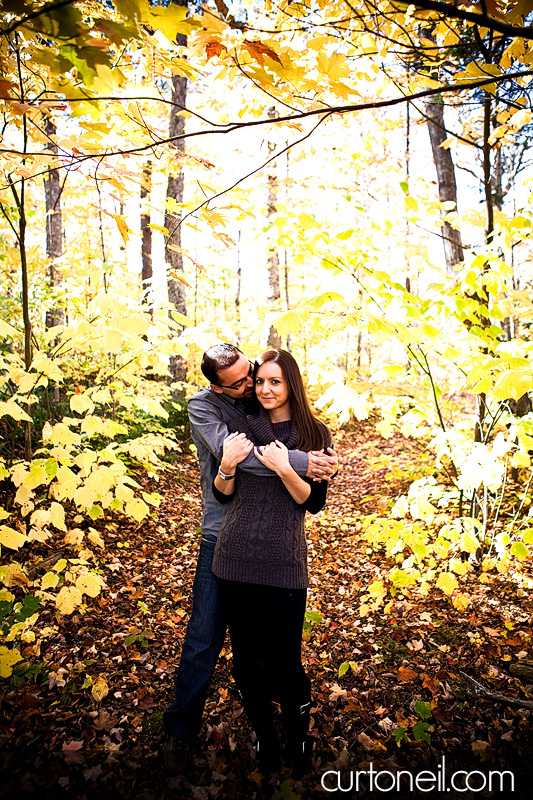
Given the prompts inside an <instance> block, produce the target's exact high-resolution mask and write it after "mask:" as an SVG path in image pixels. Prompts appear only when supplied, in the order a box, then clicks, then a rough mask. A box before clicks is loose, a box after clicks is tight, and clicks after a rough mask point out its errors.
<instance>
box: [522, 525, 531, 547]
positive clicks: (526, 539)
mask: <svg viewBox="0 0 533 800" xmlns="http://www.w3.org/2000/svg"><path fill="white" fill-rule="evenodd" d="M522 541H523V542H524V544H533V528H528V529H527V531H524V533H523V534H522Z"/></svg>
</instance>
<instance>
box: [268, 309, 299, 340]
mask: <svg viewBox="0 0 533 800" xmlns="http://www.w3.org/2000/svg"><path fill="white" fill-rule="evenodd" d="M304 322H305V319H304V317H303V316H302V314H300V313H298V311H285V312H284V313H283V314H280V315H279V316H278V317H275V319H274V320H273V321H272V325H273V326H274V328H275V329H276V330H277V332H278V333H279V334H281V335H283V336H285V335H286V334H289V333H299V332H300V331H301V329H302V325H303V324H304Z"/></svg>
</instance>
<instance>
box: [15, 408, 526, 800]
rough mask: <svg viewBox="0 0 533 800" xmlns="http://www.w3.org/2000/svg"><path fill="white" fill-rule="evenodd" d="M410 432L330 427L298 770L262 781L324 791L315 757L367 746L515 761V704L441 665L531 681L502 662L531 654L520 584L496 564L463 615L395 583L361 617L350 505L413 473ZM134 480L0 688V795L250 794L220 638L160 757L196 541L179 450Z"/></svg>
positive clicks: (403, 761) (353, 757)
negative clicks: (211, 668) (68, 599)
mask: <svg viewBox="0 0 533 800" xmlns="http://www.w3.org/2000/svg"><path fill="white" fill-rule="evenodd" d="M417 448H418V446H417V444H416V443H414V442H412V441H409V440H406V439H403V438H402V437H399V436H396V437H393V438H391V439H389V440H385V439H383V438H382V437H380V436H379V434H377V433H376V431H375V429H374V428H373V426H372V425H371V424H370V423H368V422H362V423H357V425H356V426H355V428H354V429H353V430H351V431H349V432H347V433H343V434H342V435H339V437H338V450H339V454H340V461H341V470H340V472H339V475H338V477H337V478H336V479H335V480H334V481H333V482H332V485H331V488H330V491H329V496H328V503H327V506H326V510H325V511H324V512H322V513H321V514H320V515H318V516H317V517H309V518H308V521H307V523H306V524H307V525H308V542H309V561H310V573H311V576H312V577H311V581H312V586H311V590H310V592H309V603H308V610H309V612H311V619H310V621H309V623H308V625H306V631H305V639H306V641H305V644H304V657H305V662H306V665H307V669H308V673H309V675H310V678H311V680H312V683H313V691H314V698H315V705H316V710H315V711H314V713H313V727H312V736H313V739H314V741H315V757H314V758H315V762H314V768H313V772H312V774H311V775H309V776H306V777H305V778H304V779H303V781H300V782H292V781H289V776H288V775H283V776H282V778H281V784H280V786H278V788H276V787H275V785H272V786H270V787H268V792H269V793H267V795H266V796H268V797H275V798H281V797H285V798H292V800H297V798H300V797H301V798H314V797H326V796H328V797H331V796H333V794H326V792H325V790H324V789H323V788H322V787H321V785H320V780H321V777H322V775H323V774H324V772H326V771H327V770H331V769H333V770H342V771H345V770H355V769H367V768H368V765H369V763H370V762H373V763H374V765H375V768H376V769H377V768H378V765H379V766H380V768H382V769H389V770H394V769H398V768H400V767H402V768H407V767H409V766H412V767H413V769H414V768H415V767H416V769H424V768H425V769H432V770H436V769H437V767H438V765H439V764H440V763H441V757H442V755H446V758H447V759H449V760H450V762H453V763H455V764H458V765H459V766H457V767H456V768H457V769H466V770H484V771H488V769H490V768H493V767H494V765H495V764H498V765H499V766H498V768H500V769H501V768H503V765H507V766H508V768H509V769H515V770H516V771H517V774H518V771H520V770H522V771H523V770H524V769H527V767H523V766H522V767H520V766H519V765H520V759H522V764H526V765H527V762H528V758H529V756H528V754H529V753H530V752H531V738H532V737H531V731H530V724H529V713H530V712H529V711H528V710H524V709H520V708H513V707H510V706H505V705H501V704H499V703H494V702H492V701H487V700H483V699H476V698H475V697H474V695H473V694H472V691H471V690H470V688H469V687H468V685H467V684H466V683H465V682H464V681H463V680H462V679H461V676H460V674H459V670H461V669H464V670H465V671H466V672H468V673H469V674H470V675H473V676H475V677H476V678H477V679H478V680H479V681H481V682H482V683H483V685H485V686H488V687H489V688H490V689H491V690H493V691H499V692H501V693H503V694H506V695H512V696H514V697H519V698H521V699H527V698H528V697H531V694H532V693H531V688H532V687H531V686H529V687H528V686H527V685H525V684H523V683H521V682H520V680H519V679H518V678H513V677H511V676H510V675H509V673H508V672H507V667H508V665H509V663H511V662H514V661H516V660H517V655H518V654H520V657H522V658H523V657H524V654H525V655H527V656H528V657H531V639H530V636H531V627H530V623H531V620H532V614H533V609H532V603H531V598H530V597H529V596H527V597H522V598H521V599H520V600H519V603H518V604H515V605H513V604H512V602H513V601H514V602H515V603H516V593H517V587H516V585H514V584H512V583H511V582H510V580H509V579H507V580H504V579H503V578H502V579H499V580H495V581H494V582H493V583H491V584H490V585H489V584H477V585H476V586H474V585H472V587H471V591H472V595H473V596H475V602H474V603H473V605H472V606H471V607H470V609H469V611H468V615H467V616H462V615H461V614H460V613H459V612H458V611H456V610H455V609H454V608H453V607H452V605H451V603H450V601H449V599H448V598H446V597H445V596H444V595H442V594H441V593H439V595H438V596H437V593H434V594H433V595H429V596H428V597H426V598H424V599H423V600H421V599H420V598H416V597H410V596H409V595H408V594H407V593H405V595H404V596H401V595H400V594H399V595H398V596H397V598H395V599H394V602H393V603H392V604H391V605H390V607H388V608H387V613H384V606H385V604H382V605H381V606H380V608H379V609H378V610H377V611H375V612H371V611H369V612H368V613H366V614H364V615H363V616H361V605H362V602H363V598H362V596H363V595H365V594H366V593H367V588H368V586H369V585H370V584H371V583H372V582H373V581H374V580H377V579H382V578H384V577H385V576H386V575H387V573H388V572H389V571H390V569H391V568H392V566H393V565H394V562H393V561H392V560H391V559H386V558H385V557H384V555H383V554H382V553H379V552H374V551H372V549H371V548H370V546H369V545H368V543H367V542H366V541H365V540H364V538H363V537H362V533H361V528H362V520H363V517H364V516H366V515H369V514H373V513H377V514H383V513H384V512H386V509H387V507H390V505H391V503H392V502H393V501H394V500H395V499H396V497H397V496H398V495H399V494H400V493H401V492H402V491H404V490H405V489H406V487H407V486H408V484H409V482H410V481H412V480H413V478H414V477H417V475H420V474H423V473H424V470H425V469H426V471H427V468H426V467H424V453H423V451H420V450H418V449H417ZM413 465H415V466H413ZM413 470H418V472H417V474H414V473H413ZM150 489H151V490H156V491H158V492H160V493H161V494H162V495H163V500H162V503H161V506H160V508H159V510H158V512H157V515H156V516H154V517H152V518H150V519H148V520H145V521H144V522H143V523H142V524H141V525H135V523H132V522H125V523H117V522H116V521H115V522H111V523H110V522H102V520H99V521H98V523H96V524H95V527H97V528H98V530H99V532H100V534H101V535H102V536H103V538H104V539H105V542H106V548H105V551H104V552H103V554H102V556H101V564H100V566H101V568H102V571H103V576H104V578H105V580H106V583H107V586H108V591H106V592H105V593H103V594H102V595H101V596H100V597H99V598H97V599H95V600H93V601H91V603H90V605H89V607H88V609H87V612H86V613H85V614H81V613H77V614H74V615H73V616H72V617H63V618H61V619H59V621H58V619H56V618H55V617H54V615H52V614H51V613H50V615H49V617H50V619H49V621H48V625H49V635H48V638H47V639H46V640H44V641H43V644H42V648H41V658H44V659H46V660H47V661H48V662H49V664H48V669H49V670H52V673H54V674H55V676H54V674H52V675H51V677H50V678H49V680H47V681H44V682H43V681H42V680H38V681H37V683H26V684H24V685H23V686H21V687H19V688H18V689H17V690H16V691H11V692H10V693H8V694H7V696H5V697H4V699H3V709H2V730H3V734H2V738H3V740H4V748H3V749H4V752H5V756H4V761H5V763H4V777H3V783H2V788H1V789H0V796H1V797H12V796H13V797H14V796H17V797H18V798H23V797H26V796H28V797H29V796H33V795H35V794H38V795H39V797H40V800H45V798H47V797H48V796H50V797H52V796H53V797H54V800H57V798H59V797H62V796H64V797H68V798H76V800H78V798H80V800H81V798H89V797H93V796H95V795H98V797H99V798H100V800H102V798H104V797H107V796H109V797H115V798H120V797H124V798H139V799H141V798H145V800H149V799H151V798H189V797H190V798H195V800H208V798H211V797H220V798H252V797H254V796H256V795H257V793H258V792H259V783H260V776H259V774H258V773H257V772H254V770H253V759H252V756H251V742H250V736H249V730H248V726H247V723H246V720H245V719H244V718H243V715H242V712H241V709H240V706H239V702H238V697H237V694H236V692H235V689H234V684H233V682H232V679H231V677H230V664H231V662H230V652H229V649H228V644H229V643H228V641H227V643H226V648H225V649H224V651H223V653H222V657H221V659H220V662H219V666H218V668H217V672H216V675H215V678H214V681H213V684H212V687H211V691H210V695H209V700H208V704H207V709H206V712H207V713H206V717H205V725H204V727H203V728H202V731H201V734H200V736H199V737H198V740H197V742H196V745H195V751H194V757H193V761H192V765H191V769H190V771H189V774H188V775H187V777H184V776H175V777H169V776H166V775H165V774H164V773H163V771H162V769H161V766H160V761H159V757H158V748H159V745H160V741H161V729H160V725H161V719H160V712H161V710H162V709H163V708H164V707H165V706H166V705H167V703H168V702H169V700H170V698H171V693H172V683H173V681H172V675H173V671H174V668H175V666H176V664H177V661H178V658H179V652H180V646H181V639H182V638H183V635H184V633H185V626H186V622H187V618H188V614H189V610H190V599H191V597H190V596H191V587H192V579H193V574H194V566H195V561H196V554H197V548H198V545H199V537H198V535H197V529H198V528H199V525H200V493H199V492H200V490H199V483H198V469H197V464H196V459H195V458H194V457H193V456H190V455H186V456H183V457H180V459H179V460H178V461H177V462H176V464H175V465H173V466H172V467H170V468H169V469H168V470H167V471H165V472H162V473H160V476H159V480H158V481H157V482H156V481H152V482H151V484H150ZM386 602H387V601H385V603H386ZM320 620H321V621H320ZM345 662H350V665H349V666H348V667H347V669H346V672H344V674H343V675H342V676H340V677H339V667H341V664H344V663H345ZM98 698H100V699H98ZM394 730H396V734H395V733H394ZM396 738H398V739H400V744H397V741H396ZM291 792H292V793H291ZM261 796H264V795H261ZM343 796H344V797H346V796H348V795H347V794H343ZM354 796H355V795H354ZM395 796H396V797H400V796H402V795H401V794H400V793H397V792H396V793H395ZM406 796H409V797H414V796H418V795H417V794H416V792H414V793H408V794H407V795H406ZM419 796H421V797H422V796H423V795H422V794H420V795H419ZM434 796H435V795H434ZM446 796H447V797H448V798H452V797H454V796H455V794H454V793H450V794H447V795H446ZM457 796H458V797H459V796H461V797H467V796H470V795H469V794H465V793H460V794H457ZM517 796H521V795H519V794H518V793H517V792H515V797H517ZM524 796H528V795H527V794H526V795H524Z"/></svg>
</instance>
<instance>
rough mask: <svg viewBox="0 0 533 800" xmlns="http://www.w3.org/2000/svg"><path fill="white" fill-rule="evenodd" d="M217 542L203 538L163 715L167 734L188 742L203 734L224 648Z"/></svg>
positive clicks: (224, 619)
mask: <svg viewBox="0 0 533 800" xmlns="http://www.w3.org/2000/svg"><path fill="white" fill-rule="evenodd" d="M216 542H217V539H216V536H213V535H212V534H203V535H202V541H201V543H200V553H199V555H198V563H197V565H196V574H195V576H194V583H193V603H192V612H191V616H190V619H189V624H188V625H187V632H186V634H185V639H184V640H183V646H182V649H181V658H180V663H179V666H178V671H177V673H176V683H175V686H174V702H173V704H172V705H171V706H169V707H168V708H167V709H166V710H165V711H164V712H163V722H164V725H165V730H166V732H167V733H168V734H170V735H171V736H179V737H182V738H187V739H188V738H190V737H192V736H195V735H196V734H197V733H198V731H199V730H200V727H201V725H202V714H203V710H204V706H205V701H206V698H207V691H208V689H209V682H210V681H211V678H212V676H213V672H214V671H215V666H216V663H217V659H218V657H219V655H220V651H221V650H222V645H223V644H224V637H225V635H226V617H225V615H224V613H223V611H222V606H221V603H220V599H219V595H218V588H217V584H216V580H215V576H214V575H213V571H212V566H213V555H214V552H215V545H216Z"/></svg>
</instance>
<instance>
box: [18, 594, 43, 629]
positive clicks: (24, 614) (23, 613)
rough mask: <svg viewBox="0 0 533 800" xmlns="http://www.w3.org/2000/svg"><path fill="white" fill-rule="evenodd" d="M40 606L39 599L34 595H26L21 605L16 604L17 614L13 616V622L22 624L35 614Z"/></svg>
mask: <svg viewBox="0 0 533 800" xmlns="http://www.w3.org/2000/svg"><path fill="white" fill-rule="evenodd" d="M40 605H41V598H40V597H37V596H36V595H34V594H27V595H26V596H25V597H24V600H23V601H22V603H17V604H16V606H15V609H16V611H17V613H16V614H15V621H16V622H24V621H25V620H27V619H28V618H29V617H31V616H32V615H33V614H35V612H36V611H37V609H38V608H39V606H40Z"/></svg>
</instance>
